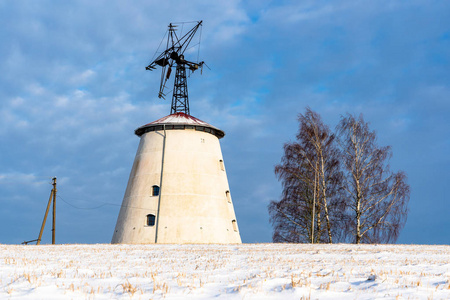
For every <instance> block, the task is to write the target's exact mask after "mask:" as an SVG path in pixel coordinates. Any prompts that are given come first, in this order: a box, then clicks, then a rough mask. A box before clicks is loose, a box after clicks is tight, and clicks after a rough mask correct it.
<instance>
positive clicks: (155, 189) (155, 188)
mask: <svg viewBox="0 0 450 300" xmlns="http://www.w3.org/2000/svg"><path fill="white" fill-rule="evenodd" d="M152 196H159V186H157V185H154V186H152Z"/></svg>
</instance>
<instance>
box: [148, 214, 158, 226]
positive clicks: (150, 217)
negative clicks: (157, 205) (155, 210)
mask: <svg viewBox="0 0 450 300" xmlns="http://www.w3.org/2000/svg"><path fill="white" fill-rule="evenodd" d="M155 219H156V216H155V215H151V214H150V215H147V226H155Z"/></svg>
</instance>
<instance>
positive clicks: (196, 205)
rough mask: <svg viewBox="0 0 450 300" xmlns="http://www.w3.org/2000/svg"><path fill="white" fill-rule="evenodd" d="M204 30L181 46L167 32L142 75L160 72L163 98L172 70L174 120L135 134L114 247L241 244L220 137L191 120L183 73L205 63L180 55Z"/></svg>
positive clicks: (183, 40) (193, 31)
mask: <svg viewBox="0 0 450 300" xmlns="http://www.w3.org/2000/svg"><path fill="white" fill-rule="evenodd" d="M201 25H202V22H201V21H200V22H197V24H196V25H195V26H194V27H193V28H192V29H191V30H189V31H188V32H187V33H186V34H185V35H183V36H182V37H181V38H178V35H177V33H176V25H173V24H170V25H169V30H168V38H167V44H166V49H165V50H164V51H162V52H161V53H160V54H159V56H158V57H157V58H156V59H155V60H153V61H152V62H151V63H150V64H149V65H148V66H147V67H146V69H147V70H154V69H156V68H157V67H158V66H159V67H161V69H162V71H161V84H160V88H159V94H158V96H159V97H160V98H164V96H165V89H166V86H167V81H168V80H169V78H170V73H171V70H172V68H175V69H176V74H175V83H174V89H173V96H172V107H171V113H170V115H168V116H165V117H163V118H160V119H158V120H156V121H153V122H151V123H148V124H145V125H143V126H141V127H139V128H137V129H136V130H135V131H134V133H135V134H136V135H137V136H139V137H140V143H139V147H138V150H137V152H136V156H135V159H134V163H133V167H132V168H131V172H130V177H129V180H128V185H127V189H126V191H125V195H124V197H123V201H122V206H121V208H120V212H119V216H118V217H117V223H116V227H115V230H114V234H113V237H112V240H111V243H113V244H156V243H158V244H160V243H177V244H181V243H206V244H212V243H215V244H230V243H235V244H236V243H237V244H238V243H241V237H240V234H239V229H238V226H237V221H236V215H235V212H234V206H233V202H232V200H231V196H230V188H229V186H228V179H227V174H226V171H225V164H224V161H223V157H222V151H221V149H220V142H219V139H221V138H223V137H224V136H225V133H224V132H223V131H222V130H220V129H219V128H217V127H214V126H212V125H210V124H208V123H206V122H204V121H202V120H199V119H197V118H195V117H193V116H191V115H190V112H189V100H188V90H187V81H186V71H191V72H194V71H196V70H198V69H199V68H202V66H203V65H204V64H205V63H204V62H203V61H202V62H192V61H189V60H186V59H185V56H184V54H185V53H186V52H188V51H189V49H190V47H192V46H190V45H191V42H192V39H193V37H194V35H195V34H196V32H197V31H198V29H199V28H200V26H201ZM194 46H195V45H194Z"/></svg>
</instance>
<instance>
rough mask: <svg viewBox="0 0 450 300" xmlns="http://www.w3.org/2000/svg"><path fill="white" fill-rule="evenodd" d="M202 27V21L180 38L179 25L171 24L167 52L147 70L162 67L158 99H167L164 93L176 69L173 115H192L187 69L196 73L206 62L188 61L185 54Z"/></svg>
mask: <svg viewBox="0 0 450 300" xmlns="http://www.w3.org/2000/svg"><path fill="white" fill-rule="evenodd" d="M201 26H202V21H199V22H197V25H195V26H194V27H193V28H192V29H191V30H189V31H188V32H187V33H186V34H185V35H183V36H182V37H180V38H179V37H178V35H177V33H176V31H177V27H178V25H173V24H172V23H170V24H169V29H168V34H167V43H166V50H164V51H162V53H161V54H160V55H159V56H158V57H157V58H156V59H155V60H153V61H152V62H151V63H150V64H149V65H148V66H147V67H146V68H145V69H146V70H150V71H152V70H155V69H156V66H160V67H161V83H160V85H159V93H158V97H159V98H163V99H165V98H164V97H165V96H166V94H165V93H164V91H165V89H166V84H167V81H168V80H169V78H170V74H171V73H172V68H173V67H175V82H174V88H173V95H172V107H171V111H170V113H171V114H174V113H177V112H184V113H185V114H187V115H189V114H190V112H189V97H188V88H187V78H186V69H189V71H191V72H194V71H196V70H198V69H199V68H203V64H204V63H205V62H203V61H201V62H192V61H189V60H186V59H185V58H184V53H185V52H186V50H188V49H190V48H189V46H190V45H191V42H192V39H193V38H194V36H195V34H196V33H197V31H198V29H199V28H201ZM200 31H201V30H200ZM194 46H196V45H194ZM198 46H200V42H199V43H198Z"/></svg>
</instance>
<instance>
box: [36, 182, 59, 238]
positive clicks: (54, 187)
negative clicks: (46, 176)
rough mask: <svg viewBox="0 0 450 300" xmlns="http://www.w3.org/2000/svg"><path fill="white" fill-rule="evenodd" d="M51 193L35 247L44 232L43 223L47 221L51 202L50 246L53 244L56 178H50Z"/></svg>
mask: <svg viewBox="0 0 450 300" xmlns="http://www.w3.org/2000/svg"><path fill="white" fill-rule="evenodd" d="M52 185H53V188H52V191H51V192H50V198H49V199H48V204H47V209H46V210H45V215H44V220H43V221H42V226H41V231H40V232H39V237H38V239H37V242H36V245H39V244H40V243H41V238H42V233H43V232H44V227H45V222H46V221H47V215H48V211H49V210H50V204H51V203H52V200H53V228H52V244H55V220H56V219H55V217H56V177H53V178H52Z"/></svg>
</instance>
